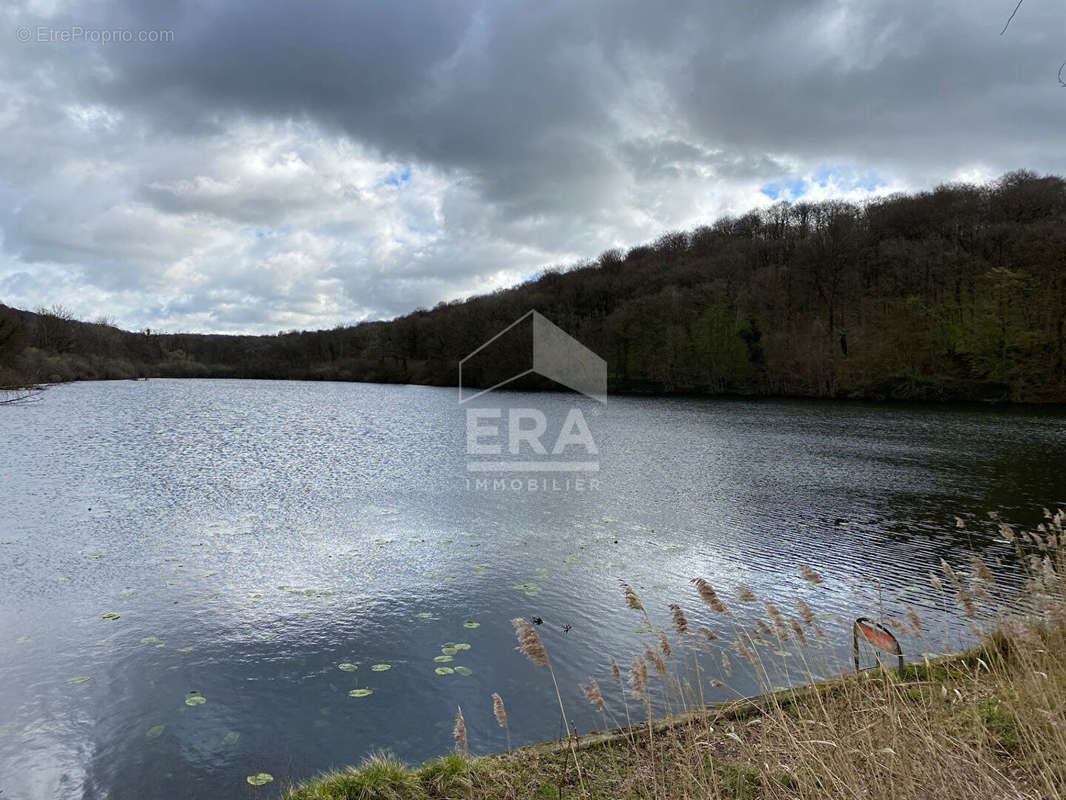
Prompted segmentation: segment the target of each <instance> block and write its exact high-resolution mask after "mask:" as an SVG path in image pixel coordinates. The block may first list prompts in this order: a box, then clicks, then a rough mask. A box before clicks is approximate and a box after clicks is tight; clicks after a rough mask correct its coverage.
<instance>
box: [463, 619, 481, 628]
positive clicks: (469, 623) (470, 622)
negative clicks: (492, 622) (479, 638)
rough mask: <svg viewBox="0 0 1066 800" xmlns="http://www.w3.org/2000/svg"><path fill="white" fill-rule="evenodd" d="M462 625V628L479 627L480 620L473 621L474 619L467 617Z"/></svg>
mask: <svg viewBox="0 0 1066 800" xmlns="http://www.w3.org/2000/svg"><path fill="white" fill-rule="evenodd" d="M463 627H464V628H480V627H481V623H480V622H474V620H472V619H468V620H467V621H466V622H464V623H463Z"/></svg>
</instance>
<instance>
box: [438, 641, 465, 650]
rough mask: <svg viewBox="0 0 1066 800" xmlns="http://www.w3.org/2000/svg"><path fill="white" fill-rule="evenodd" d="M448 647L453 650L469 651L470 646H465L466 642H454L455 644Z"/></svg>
mask: <svg viewBox="0 0 1066 800" xmlns="http://www.w3.org/2000/svg"><path fill="white" fill-rule="evenodd" d="M448 646H449V647H451V648H454V649H455V650H469V649H470V645H469V644H467V643H466V642H456V643H455V644H452V645H448ZM441 649H443V648H441Z"/></svg>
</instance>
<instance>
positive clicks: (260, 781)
mask: <svg viewBox="0 0 1066 800" xmlns="http://www.w3.org/2000/svg"><path fill="white" fill-rule="evenodd" d="M245 780H246V781H248V783H250V784H252V786H263V785H264V784H267V783H270V782H271V781H272V780H274V776H273V775H271V774H270V773H269V772H257V773H256V774H255V775H249V776H248V777H247V778H245Z"/></svg>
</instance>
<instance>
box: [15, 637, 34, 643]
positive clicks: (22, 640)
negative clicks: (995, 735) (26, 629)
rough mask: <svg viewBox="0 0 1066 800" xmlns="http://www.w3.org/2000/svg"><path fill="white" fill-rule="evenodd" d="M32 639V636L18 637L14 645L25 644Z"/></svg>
mask: <svg viewBox="0 0 1066 800" xmlns="http://www.w3.org/2000/svg"><path fill="white" fill-rule="evenodd" d="M32 638H33V637H32V636H20V637H19V638H17V639H16V640H15V644H25V643H26V642H28V641H30V640H31V639H32Z"/></svg>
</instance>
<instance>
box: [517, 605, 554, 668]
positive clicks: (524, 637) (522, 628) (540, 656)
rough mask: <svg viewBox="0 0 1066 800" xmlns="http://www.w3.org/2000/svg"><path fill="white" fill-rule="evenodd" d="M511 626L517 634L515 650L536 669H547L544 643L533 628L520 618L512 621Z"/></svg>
mask: <svg viewBox="0 0 1066 800" xmlns="http://www.w3.org/2000/svg"><path fill="white" fill-rule="evenodd" d="M511 624H512V625H514V629H515V633H516V634H518V647H516V648H515V649H516V650H517V651H518V652H519V653H521V654H522V655H524V656H525V657H526V658H528V659H529V660H530V661H532V662H533V663H534V664H536V665H537V666H538V667H547V666H548V651H547V650H545V649H544V643H543V642H542V641H541V640H540V636H539V634H537V631H536V630H535V629H534V628H533V626H532V625H531V624H530V623H528V622H526V620H524V619H522V618H521V617H516V618H515V619H512V620H511Z"/></svg>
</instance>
